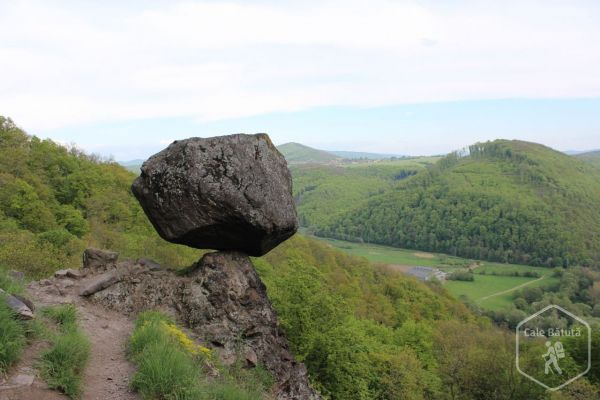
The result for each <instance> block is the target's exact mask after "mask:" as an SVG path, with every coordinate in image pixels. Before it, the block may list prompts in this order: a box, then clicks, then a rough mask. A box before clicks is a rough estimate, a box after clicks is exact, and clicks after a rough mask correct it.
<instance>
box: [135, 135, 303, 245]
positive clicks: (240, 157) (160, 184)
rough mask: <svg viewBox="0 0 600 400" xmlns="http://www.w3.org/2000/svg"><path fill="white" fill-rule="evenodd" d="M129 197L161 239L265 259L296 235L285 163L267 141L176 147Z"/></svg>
mask: <svg viewBox="0 0 600 400" xmlns="http://www.w3.org/2000/svg"><path fill="white" fill-rule="evenodd" d="M132 191H133V193H134V195H135V196H136V198H137V199H138V201H139V202H140V204H141V205H142V208H143V209H144V211H145V213H146V215H147V216H148V218H149V219H150V221H151V222H152V224H153V225H154V227H155V228H156V230H157V231H158V233H159V234H160V236H161V237H162V238H164V239H165V240H168V241H170V242H174V243H179V244H185V245H187V246H190V247H196V248H205V249H216V250H238V251H243V252H245V253H247V254H249V255H252V256H261V255H263V254H265V253H267V252H268V251H269V250H271V249H272V248H274V247H275V246H277V245H278V244H279V243H281V242H283V241H284V240H286V239H287V238H289V237H290V236H292V235H293V234H294V233H295V232H296V230H297V229H298V222H297V215H296V209H295V206H294V199H293V197H292V178H291V174H290V172H289V170H288V168H287V163H286V161H285V159H284V158H283V156H282V155H281V153H279V151H278V150H277V149H276V148H275V146H274V145H273V143H272V142H271V140H270V139H269V137H268V136H267V135H266V134H256V135H245V134H236V135H229V136H217V137H211V138H206V139H204V138H190V139H186V140H180V141H175V142H173V143H172V144H171V145H169V147H167V148H166V149H165V150H163V151H161V152H159V153H157V154H155V155H154V156H152V157H150V158H149V159H148V160H147V161H146V162H145V163H144V164H143V165H142V173H141V175H140V176H139V177H138V178H137V179H136V180H135V182H134V183H133V186H132Z"/></svg>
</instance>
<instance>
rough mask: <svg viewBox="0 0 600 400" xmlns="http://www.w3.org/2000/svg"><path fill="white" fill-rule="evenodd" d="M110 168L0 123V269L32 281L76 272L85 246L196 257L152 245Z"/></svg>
mask: <svg viewBox="0 0 600 400" xmlns="http://www.w3.org/2000/svg"><path fill="white" fill-rule="evenodd" d="M134 178H135V175H134V174H133V173H131V172H128V171H127V170H125V169H124V168H123V167H121V166H119V165H117V164H116V163H112V162H102V161H101V160H100V159H99V158H98V157H95V156H90V155H86V154H84V153H83V152H81V151H79V150H77V149H74V148H73V149H70V150H67V149H66V148H64V147H62V146H59V145H57V144H56V143H54V142H51V141H48V140H40V139H38V138H36V137H30V136H28V135H26V134H25V133H24V132H23V131H22V130H21V129H19V128H18V127H17V126H15V124H14V123H13V122H12V121H10V120H9V119H6V118H3V117H0V266H6V267H9V268H12V269H18V270H23V271H25V272H27V274H28V275H29V276H30V277H32V278H39V277H42V276H45V275H47V274H49V273H51V272H52V271H54V270H56V269H59V268H62V267H64V266H71V265H73V266H78V265H79V264H80V260H81V254H82V252H83V250H84V249H85V247H86V246H97V247H100V248H109V249H114V250H116V251H119V252H121V253H122V254H123V256H125V257H132V258H135V257H141V256H143V255H145V256H146V257H150V258H155V259H156V260H157V261H160V262H161V263H165V264H167V265H171V266H173V267H181V266H185V265H189V264H190V263H191V262H193V261H195V260H196V259H197V257H198V254H199V253H198V252H197V251H194V250H192V249H189V248H187V247H185V246H176V245H173V244H170V243H167V242H165V241H164V240H162V239H160V237H159V236H158V234H157V233H156V232H155V230H154V228H153V227H152V226H151V225H150V222H148V219H147V218H146V216H145V214H144V213H143V212H142V209H141V208H140V207H139V204H138V203H137V201H136V200H135V199H134V197H133V195H132V194H131V191H130V186H131V182H132V181H133V179H134Z"/></svg>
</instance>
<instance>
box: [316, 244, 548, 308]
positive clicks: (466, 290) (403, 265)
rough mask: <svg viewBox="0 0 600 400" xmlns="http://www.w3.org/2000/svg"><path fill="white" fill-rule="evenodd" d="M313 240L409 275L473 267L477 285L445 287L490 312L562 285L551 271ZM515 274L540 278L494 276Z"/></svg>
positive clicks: (453, 283) (454, 283)
mask: <svg viewBox="0 0 600 400" xmlns="http://www.w3.org/2000/svg"><path fill="white" fill-rule="evenodd" d="M313 237H314V238H316V239H318V240H321V241H324V242H325V243H328V244H329V245H331V246H333V247H335V248H338V249H340V250H342V251H344V252H346V253H349V254H353V255H357V256H362V257H365V258H367V259H368V260H369V261H371V262H376V263H383V264H388V265H389V266H390V267H391V268H392V269H394V270H397V271H400V272H406V271H407V270H409V269H410V268H412V267H414V266H425V267H435V268H439V269H440V270H442V271H444V272H452V271H455V270H458V269H463V268H468V267H470V268H472V269H473V271H474V272H475V275H474V278H475V280H474V281H472V282H470V281H447V282H445V284H444V287H446V289H448V291H449V292H450V293H451V294H452V295H454V296H455V297H457V298H459V297H461V296H465V297H467V298H468V299H469V300H471V301H473V302H475V304H477V305H478V306H480V307H482V308H484V309H487V310H501V309H505V308H508V307H510V306H511V305H512V303H513V300H512V296H513V293H514V292H515V291H517V290H519V289H522V288H525V287H547V286H550V285H552V284H556V283H557V282H558V281H559V279H558V278H556V277H553V276H552V272H553V271H552V269H550V268H543V267H533V266H529V265H518V264H502V263H495V262H489V261H478V260H470V259H465V258H460V257H454V256H450V255H447V254H439V253H428V252H422V251H418V250H410V249H400V248H395V247H390V246H382V245H377V244H370V243H355V242H347V241H344V240H338V239H329V238H320V237H316V236H313ZM512 272H519V273H525V272H532V273H536V274H538V276H534V277H523V276H505V275H492V274H494V273H501V274H508V273H512Z"/></svg>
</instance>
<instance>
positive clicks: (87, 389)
mask: <svg viewBox="0 0 600 400" xmlns="http://www.w3.org/2000/svg"><path fill="white" fill-rule="evenodd" d="M86 281H87V280H86V279H85V278H83V279H81V281H79V280H72V279H58V278H53V279H51V280H50V281H49V284H48V282H45V283H43V284H40V283H38V282H33V283H32V284H30V285H29V287H28V291H29V297H30V298H31V299H32V300H33V301H34V302H35V304H36V306H37V307H38V308H39V307H46V306H51V305H57V304H65V303H71V304H73V305H74V306H75V307H76V308H77V311H78V313H79V324H80V326H81V329H82V330H83V331H84V332H85V334H86V336H87V337H88V338H89V340H90V342H91V355H90V359H89V363H88V366H87V368H86V370H85V374H84V378H83V384H82V387H83V393H82V396H81V399H82V400H134V399H138V398H139V397H138V396H137V395H136V394H135V393H133V392H131V390H130V389H129V380H130V379H131V377H132V375H133V374H134V372H135V367H134V366H133V365H132V364H131V363H130V362H129V361H128V360H127V354H126V344H127V340H128V338H129V335H130V334H131V332H132V329H133V321H132V320H131V319H130V318H128V317H127V316H124V315H122V314H119V313H117V312H114V311H110V310H107V309H106V308H104V307H102V306H99V305H96V304H93V303H91V302H89V301H88V300H87V299H85V298H82V297H80V296H79V295H78V293H79V287H80V286H81V285H85V282H86ZM43 345H44V344H43V343H37V344H36V343H34V344H33V345H32V346H30V347H29V348H28V349H27V351H26V352H25V354H24V356H23V358H22V360H21V362H20V363H19V365H17V366H16V367H15V368H13V369H12V370H11V372H10V374H9V377H8V379H7V381H10V380H11V379H13V380H14V378H15V377H17V376H18V375H23V373H22V372H21V371H23V370H24V371H25V372H26V373H27V374H29V375H33V376H35V381H34V382H33V383H29V382H25V384H23V385H17V387H15V388H13V389H10V390H1V388H2V385H1V382H0V400H42V399H44V400H66V399H67V397H66V396H63V395H61V394H59V393H58V392H56V391H52V390H49V389H47V387H46V385H45V384H44V383H43V381H41V380H40V378H39V377H38V376H37V373H36V370H35V369H34V368H33V364H34V363H35V361H36V359H37V357H38V356H39V352H40V351H41V347H40V346H42V347H43ZM23 368H24V369H23ZM8 383H9V382H5V385H7V384H8Z"/></svg>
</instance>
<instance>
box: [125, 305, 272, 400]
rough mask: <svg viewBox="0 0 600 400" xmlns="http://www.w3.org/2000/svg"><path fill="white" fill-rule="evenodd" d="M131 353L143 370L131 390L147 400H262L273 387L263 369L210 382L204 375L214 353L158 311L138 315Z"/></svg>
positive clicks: (229, 374) (237, 372)
mask: <svg viewBox="0 0 600 400" xmlns="http://www.w3.org/2000/svg"><path fill="white" fill-rule="evenodd" d="M128 351H129V357H130V358H131V360H132V361H133V362H134V363H135V364H136V365H137V367H138V369H137V372H136V374H135V375H134V377H133V379H132V382H131V386H132V388H133V389H134V390H136V391H138V392H139V393H140V395H141V397H142V398H143V399H148V400H158V399H160V400H162V399H165V400H260V399H262V398H263V396H262V393H261V390H262V389H263V388H264V387H265V386H264V383H265V382H271V383H272V378H271V377H270V375H269V374H268V372H266V370H264V369H256V372H255V371H248V370H244V371H242V370H241V369H236V370H235V371H233V370H231V371H229V370H225V369H221V370H220V375H221V377H220V378H219V379H218V380H209V379H208V378H207V377H206V376H204V374H203V370H204V368H205V367H206V365H207V363H210V362H211V361H212V358H211V354H210V350H208V349H206V348H204V347H202V346H199V345H197V344H195V343H194V342H193V341H191V339H190V338H189V337H187V335H185V333H184V332H183V331H182V330H180V329H179V328H178V327H177V326H176V325H175V323H174V322H173V320H171V319H170V318H168V317H166V316H164V315H162V314H160V313H157V312H153V311H149V312H144V313H141V314H140V315H139V317H138V319H137V321H136V327H135V331H134V332H133V334H132V335H131V338H130V340H129V348H128ZM255 374H257V375H256V376H255ZM271 383H269V384H268V385H270V384H271Z"/></svg>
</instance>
